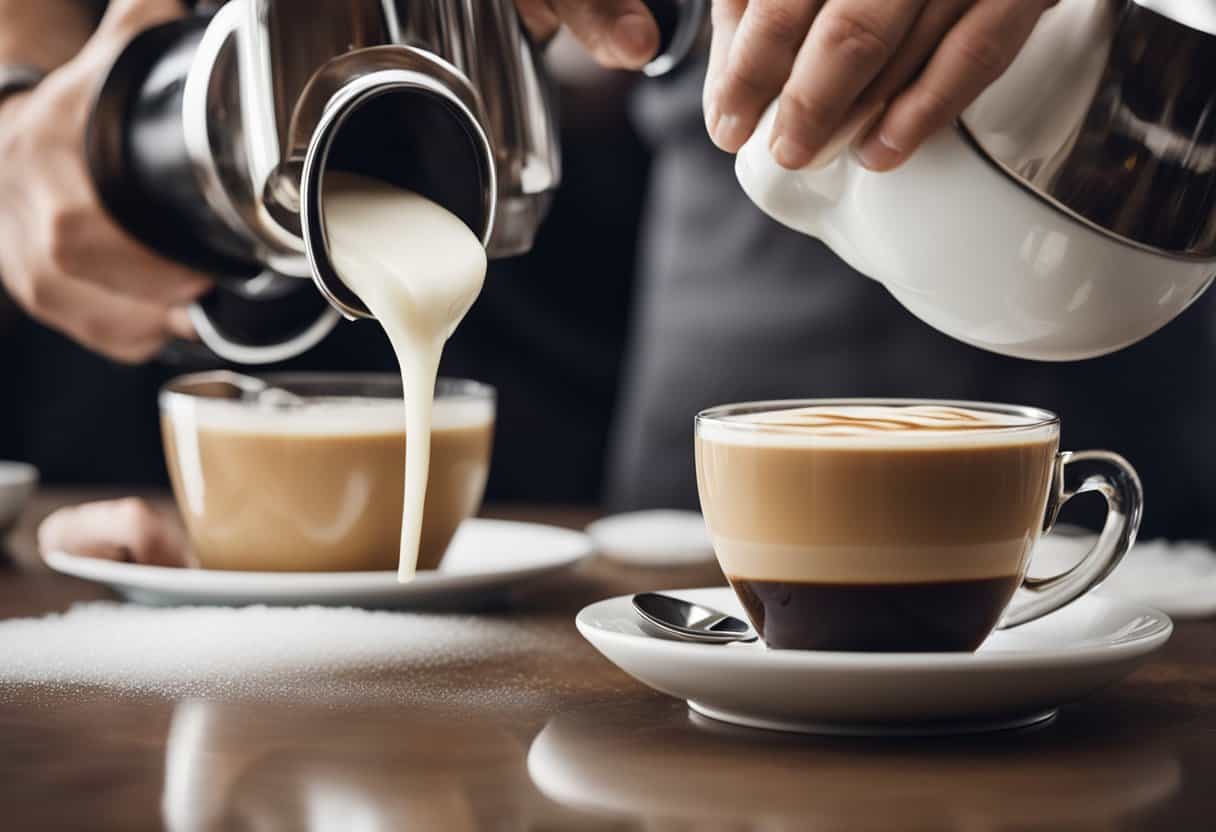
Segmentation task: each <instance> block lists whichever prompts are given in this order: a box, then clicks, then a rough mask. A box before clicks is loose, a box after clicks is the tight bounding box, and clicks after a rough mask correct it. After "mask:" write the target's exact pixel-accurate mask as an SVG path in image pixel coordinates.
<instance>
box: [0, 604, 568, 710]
mask: <svg viewBox="0 0 1216 832" xmlns="http://www.w3.org/2000/svg"><path fill="white" fill-rule="evenodd" d="M563 652H565V653H568V652H569V645H568V644H567V643H566V642H565V640H564V639H562V638H555V637H554V635H553V634H552V632H549V633H547V634H546V632H545V631H544V629H543V627H542V625H541V624H540V623H530V622H521V621H519V620H518V619H515V618H512V617H510V616H471V615H446V614H424V613H401V612H382V611H370V610H359V609H351V608H328V607H297V608H287V607H244V608H240V609H229V608H223V607H174V608H157V607H143V606H137V605H132V604H119V603H112V602H95V603H87V604H78V605H76V606H74V607H72V608H71V609H69V610H68V611H67V612H65V613H62V614H54V615H47V616H43V617H40V618H24V619H11V620H8V621H0V701H2V700H3V699H4V690H5V688H9V689H12V688H14V687H28V686H31V685H33V686H39V687H47V688H73V687H103V688H107V689H112V690H119V691H124V692H130V693H139V694H152V695H164V696H170V697H180V696H238V697H239V696H253V697H258V698H280V697H281V698H288V699H292V700H314V701H315V700H323V701H334V700H344V699H348V698H349V699H358V700H360V701H367V700H371V701H389V702H403V703H413V702H441V701H442V702H446V703H450V704H502V705H510V704H513V703H512V702H511V701H504V700H511V699H514V700H515V701H516V702H517V703H518V704H526V703H527V702H529V701H533V699H534V697H536V696H541V695H548V694H551V693H553V692H554V691H552V690H550V689H548V688H546V687H544V682H543V681H542V680H539V679H538V680H536V681H535V682H533V683H530V682H529V680H528V679H526V678H525V679H521V678H520V677H519V675H518V674H512V675H511V676H510V677H509V678H508V677H504V678H503V679H502V680H501V682H502V683H501V684H498V683H496V681H495V679H494V678H486V679H484V680H483V681H484V684H480V685H478V684H472V685H462V686H460V687H458V688H457V687H443V686H442V683H441V682H439V681H438V677H439V676H441V675H445V674H444V673H443V671H450V670H452V669H459V668H462V667H469V666H471V665H475V664H477V663H478V662H482V661H485V660H487V659H494V660H495V664H496V665H498V666H501V665H503V664H505V665H506V666H508V667H510V666H512V664H514V663H524V662H527V663H532V662H537V661H538V660H539V662H541V663H542V664H543V663H547V662H550V661H551V660H552V659H555V658H556V657H557V656H558V654H560V653H563Z"/></svg>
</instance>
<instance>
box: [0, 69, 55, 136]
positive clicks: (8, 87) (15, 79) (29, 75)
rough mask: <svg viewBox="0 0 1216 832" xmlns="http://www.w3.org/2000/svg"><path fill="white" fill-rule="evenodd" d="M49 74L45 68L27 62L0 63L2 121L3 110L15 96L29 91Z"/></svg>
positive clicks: (0, 120)
mask: <svg viewBox="0 0 1216 832" xmlns="http://www.w3.org/2000/svg"><path fill="white" fill-rule="evenodd" d="M46 75H47V73H46V71H45V70H42V69H39V68H38V67H35V66H29V65H26V64H4V63H0V123H2V122H3V120H4V119H3V115H2V114H3V112H4V110H5V109H6V105H7V104H10V103H11V102H12V99H13V98H14V97H15V96H18V95H20V94H22V93H26V92H29V91H30V90H32V89H33V88H34V87H36V86H38V84H40V83H41V82H42V79H43V78H45V77H46Z"/></svg>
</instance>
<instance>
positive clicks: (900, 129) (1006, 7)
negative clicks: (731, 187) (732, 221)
mask: <svg viewBox="0 0 1216 832" xmlns="http://www.w3.org/2000/svg"><path fill="white" fill-rule="evenodd" d="M1055 2H1056V0H713V15H714V18H713V24H714V31H713V42H712V45H711V47H710V59H709V76H708V78H707V79H706V82H705V101H704V104H705V121H706V126H707V128H708V129H709V134H710V136H711V137H712V138H713V140H714V142H715V143H716V144H717V145H718V146H719V147H720V148H722V149H723V150H726V151H729V152H731V153H734V152H736V151H738V149H739V148H740V147H741V146H742V145H743V143H744V142H745V141H747V139H748V137H749V136H751V134H752V131H753V130H755V128H756V123H757V122H758V121H759V119H760V116H761V114H762V113H763V112H764V110H765V108H766V107H767V106H768V105H769V103H770V102H772V101H773V100H774V99H779V104H778V109H777V120H776V123H775V124H774V127H773V134H772V141H771V148H772V152H773V156H774V158H775V159H776V160H777V162H778V163H779V164H781V165H782V166H784V167H787V168H800V167H803V166H804V165H807V164H809V163H810V162H812V161H813V160H814V159H815V157H816V155H817V154H819V153H820V152H821V151H822V150H823V149H824V148H825V147H827V146H828V144H829V142H830V143H831V144H832V145H836V144H837V143H838V142H842V141H843V142H852V141H853V140H854V139H857V138H858V137H859V136H860V139H859V141H858V143H857V145H856V146H857V149H858V155H859V156H860V157H861V160H862V162H863V163H864V164H865V165H866V166H867V167H869V168H871V169H874V170H890V169H891V168H894V167H896V166H898V165H899V164H901V163H902V162H903V161H904V160H905V159H907V158H908V156H909V155H911V154H912V152H913V151H914V150H916V148H917V147H919V146H920V144H921V143H922V142H923V141H924V140H925V139H926V138H928V137H929V136H930V135H931V134H932V133H933V132H934V131H936V130H937V129H939V128H941V127H943V126H945V125H946V124H948V123H949V122H950V121H951V120H952V119H954V118H956V117H957V116H958V115H959V113H961V112H962V111H963V109H964V108H966V106H967V105H968V104H970V103H971V102H972V101H973V100H974V99H975V98H976V97H977V96H978V95H979V94H980V92H982V91H983V90H984V88H985V87H987V86H988V85H989V84H991V83H992V82H993V81H995V80H996V79H997V78H998V77H999V76H1000V75H1001V73H1002V72H1004V71H1005V69H1006V68H1007V67H1008V66H1009V64H1010V63H1011V62H1012V61H1013V58H1014V56H1015V55H1016V54H1017V53H1018V50H1020V49H1021V47H1022V45H1023V44H1024V43H1025V42H1026V39H1027V38H1028V37H1029V36H1030V33H1031V31H1032V30H1033V29H1034V26H1035V23H1036V22H1037V21H1038V19H1039V16H1040V15H1041V14H1042V13H1043V12H1044V11H1045V10H1046V9H1048V8H1050V7H1051V6H1053V5H1055ZM875 119H877V122H876V123H874V122H875ZM871 125H872V126H871ZM867 127H868V128H869V129H868V130H867ZM863 131H865V132H864V134H863Z"/></svg>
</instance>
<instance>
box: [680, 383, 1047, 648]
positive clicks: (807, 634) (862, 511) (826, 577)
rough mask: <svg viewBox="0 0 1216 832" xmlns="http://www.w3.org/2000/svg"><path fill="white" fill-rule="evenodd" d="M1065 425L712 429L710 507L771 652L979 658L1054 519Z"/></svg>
mask: <svg viewBox="0 0 1216 832" xmlns="http://www.w3.org/2000/svg"><path fill="white" fill-rule="evenodd" d="M1057 435H1058V428H1057V426H1056V425H1055V423H1047V424H1043V423H1041V422H1036V421H1034V420H1032V419H1029V418H1024V417H1021V416H1017V415H1012V414H1005V413H998V412H989V411H982V410H971V409H967V408H962V407H947V406H936V405H934V406H929V405H925V406H886V405H882V406H873V405H862V406H836V405H817V406H811V407H802V408H795V409H784V410H771V411H767V412H760V413H742V414H739V415H737V416H724V417H719V418H718V419H716V420H712V421H706V422H703V423H702V424H701V425H699V427H698V436H697V452H696V456H697V477H698V485H699V489H700V494H701V504H702V508H703V510H704V513H705V518H706V523H707V525H708V526H709V529H710V533H711V536H712V538H713V544H714V549H715V551H716V553H717V555H718V559H719V562H720V564H721V566H722V569H723V571H724V572H725V573H726V575H727V577H728V578H729V579H730V581H731V583H732V585H733V586H734V587H735V589H736V591H737V592H738V594H739V596H740V599H741V600H742V601H743V603H744V605H745V606H746V607H747V609H748V612H749V614H750V615H751V616H752V618H753V621H755V623H756V624H757V627H758V629H760V631H761V634H762V635H763V636H764V637H765V639H766V641H768V642H769V643H770V645H774V643H775V646H796V647H809V648H817V647H818V646H820V645H832V647H833V649H842V648H841V647H840V646H839V645H841V644H845V645H848V647H847V648H844V649H861V650H865V649H923V648H921V647H918V646H917V643H916V640H917V639H919V638H924V639H925V642H926V643H931V644H934V645H945V647H943V648H940V649H973V648H974V647H975V646H976V645H977V644H978V643H979V640H982V638H983V637H984V636H986V635H987V633H988V631H989V630H990V629H991V628H992V626H993V625H994V624H995V622H996V619H997V617H998V616H999V614H1000V613H1001V611H1002V610H1003V608H1004V607H1005V605H1006V604H1007V603H1008V601H1009V599H1010V597H1011V596H1012V594H1013V592H1014V590H1015V589H1016V588H1017V586H1018V584H1019V583H1020V581H1021V576H1022V574H1023V572H1024V570H1025V566H1026V562H1027V559H1028V558H1029V555H1030V550H1031V547H1032V545H1033V544H1034V542H1035V540H1036V539H1037V537H1038V535H1039V532H1040V529H1041V527H1042V523H1043V516H1044V511H1045V508H1046V502H1047V494H1048V487H1049V485H1050V482H1051V471H1052V465H1053V462H1054V458H1055V453H1056V447H1057Z"/></svg>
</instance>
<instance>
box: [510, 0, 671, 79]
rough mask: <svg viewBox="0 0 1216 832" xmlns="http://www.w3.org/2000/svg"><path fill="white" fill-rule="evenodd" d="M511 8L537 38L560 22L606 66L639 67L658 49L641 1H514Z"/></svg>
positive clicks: (652, 24) (655, 33) (651, 20)
mask: <svg viewBox="0 0 1216 832" xmlns="http://www.w3.org/2000/svg"><path fill="white" fill-rule="evenodd" d="M515 7H516V8H517V9H518V10H519V17H520V19H521V20H522V21H523V23H524V26H525V27H527V29H528V31H529V32H530V33H531V34H532V37H534V38H536V40H537V41H539V42H541V43H544V42H545V41H547V40H548V39H549V38H551V37H553V35H554V34H556V33H557V30H558V29H559V28H561V27H562V26H563V25H564V26H566V27H567V28H568V29H569V30H570V33H571V34H573V35H574V36H575V37H576V38H578V40H579V41H580V42H581V43H582V44H583V46H584V47H586V49H587V51H588V52H589V53H591V57H593V58H595V60H596V61H597V62H598V63H599V64H600V65H601V66H605V67H608V68H610V69H641V67H642V66H643V65H644V64H645V63H646V62H647V61H649V60H650V59H651V58H653V57H654V55H655V53H656V52H658V51H659V27H658V25H657V24H656V23H655V22H654V16H653V15H651V14H650V10H649V9H647V8H646V5H645V4H644V3H643V2H642V0H515Z"/></svg>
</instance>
